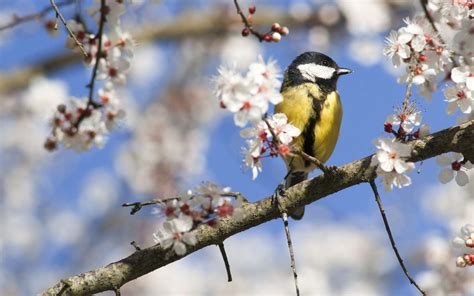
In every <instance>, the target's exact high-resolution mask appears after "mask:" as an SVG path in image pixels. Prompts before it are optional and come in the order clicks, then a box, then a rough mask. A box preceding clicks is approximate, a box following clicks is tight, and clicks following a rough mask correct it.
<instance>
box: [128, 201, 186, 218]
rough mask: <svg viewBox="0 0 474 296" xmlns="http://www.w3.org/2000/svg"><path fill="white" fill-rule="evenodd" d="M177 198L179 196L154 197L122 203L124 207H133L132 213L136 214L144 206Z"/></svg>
mask: <svg viewBox="0 0 474 296" xmlns="http://www.w3.org/2000/svg"><path fill="white" fill-rule="evenodd" d="M175 199H178V198H177V197H170V198H165V199H161V198H154V199H152V200H147V201H137V202H127V203H124V204H122V207H133V208H132V210H131V211H130V215H134V214H136V213H137V212H138V211H140V210H141V209H142V207H144V206H150V205H156V204H161V203H164V202H167V201H169V200H175Z"/></svg>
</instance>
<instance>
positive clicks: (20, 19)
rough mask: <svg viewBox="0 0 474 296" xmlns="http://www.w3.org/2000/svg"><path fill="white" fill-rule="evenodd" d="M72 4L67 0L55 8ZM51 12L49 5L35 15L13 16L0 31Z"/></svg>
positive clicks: (73, 0)
mask: <svg viewBox="0 0 474 296" xmlns="http://www.w3.org/2000/svg"><path fill="white" fill-rule="evenodd" d="M74 2H75V0H67V1H63V2H59V3H57V4H56V6H57V7H62V6H66V5H70V4H72V3H74ZM53 10H54V8H53V6H51V5H50V6H46V7H45V8H43V9H41V10H40V11H38V12H36V13H32V14H28V15H24V16H17V15H13V21H11V22H9V23H6V24H4V25H3V26H0V31H3V30H6V29H10V28H13V27H15V26H17V25H20V24H22V23H26V22H29V21H32V20H37V19H41V18H43V17H44V16H45V15H47V14H48V13H50V12H51V11H53Z"/></svg>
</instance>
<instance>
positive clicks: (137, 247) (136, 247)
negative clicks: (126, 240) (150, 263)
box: [130, 241, 142, 251]
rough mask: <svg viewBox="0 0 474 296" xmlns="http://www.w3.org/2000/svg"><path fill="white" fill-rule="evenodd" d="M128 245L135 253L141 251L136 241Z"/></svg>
mask: <svg viewBox="0 0 474 296" xmlns="http://www.w3.org/2000/svg"><path fill="white" fill-rule="evenodd" d="M130 244H131V245H132V246H133V247H134V248H135V251H141V249H142V248H140V246H139V245H138V244H137V242H136V241H133V242H131V243H130Z"/></svg>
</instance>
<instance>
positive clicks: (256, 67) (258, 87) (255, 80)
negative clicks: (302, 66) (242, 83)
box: [247, 56, 283, 105]
mask: <svg viewBox="0 0 474 296" xmlns="http://www.w3.org/2000/svg"><path fill="white" fill-rule="evenodd" d="M280 77H281V74H280V69H279V68H278V65H277V63H276V61H275V60H271V59H270V60H269V61H268V63H265V61H264V60H263V58H262V56H259V57H258V62H255V63H252V64H250V66H249V71H248V73H247V79H248V80H249V81H250V83H251V88H252V89H253V90H252V92H254V93H255V92H256V95H259V96H263V97H266V98H267V99H268V101H270V102H271V103H272V104H274V105H276V104H278V103H280V102H281V101H282V100H283V97H282V96H281V94H280V92H279V88H280V85H281V81H280V80H279V78H280Z"/></svg>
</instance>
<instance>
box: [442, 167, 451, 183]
mask: <svg viewBox="0 0 474 296" xmlns="http://www.w3.org/2000/svg"><path fill="white" fill-rule="evenodd" d="M453 177H454V172H453V170H451V168H445V169H442V170H441V172H439V175H438V180H439V181H440V182H441V183H443V184H446V183H448V182H449V181H451V180H452V179H453Z"/></svg>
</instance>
